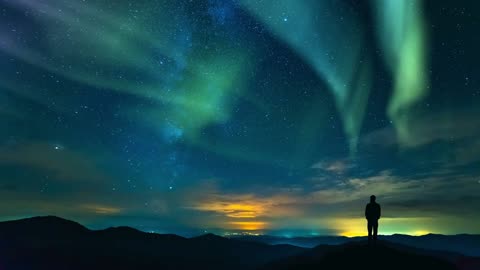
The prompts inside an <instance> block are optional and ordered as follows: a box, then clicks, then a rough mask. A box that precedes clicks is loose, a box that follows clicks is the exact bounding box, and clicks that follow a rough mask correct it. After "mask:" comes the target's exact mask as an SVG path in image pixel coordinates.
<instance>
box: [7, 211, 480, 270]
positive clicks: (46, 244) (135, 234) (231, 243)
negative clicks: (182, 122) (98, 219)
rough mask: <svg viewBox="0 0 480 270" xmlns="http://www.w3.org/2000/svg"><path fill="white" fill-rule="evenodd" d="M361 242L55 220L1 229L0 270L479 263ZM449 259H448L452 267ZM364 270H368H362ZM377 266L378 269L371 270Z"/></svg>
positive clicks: (402, 266) (41, 219)
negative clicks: (237, 236)
mask: <svg viewBox="0 0 480 270" xmlns="http://www.w3.org/2000/svg"><path fill="white" fill-rule="evenodd" d="M443 257H445V256H444V254H440V253H435V252H433V251H425V250H418V249H414V248H409V247H406V246H397V245H394V244H391V243H388V242H384V243H379V245H378V246H377V247H375V248H371V247H368V246H366V245H365V243H363V242H357V243H350V244H345V245H337V246H328V245H323V246H318V247H316V248H314V249H307V248H300V247H296V246H291V245H268V244H263V243H257V242H249V241H240V240H234V239H228V238H223V237H220V236H217V235H213V234H207V235H203V236H199V237H194V238H184V237H180V236H177V235H169V234H151V233H145V232H141V231H138V230H136V229H133V228H129V227H116V228H108V229H105V230H99V231H92V230H89V229H87V228H85V227H83V226H82V225H80V224H78V223H76V222H72V221H68V220H65V219H61V218H58V217H51V216H49V217H36V218H30V219H23V220H17V221H9V222H0V269H2V270H3V269H8V270H10V269H13V270H20V269H22V270H23V269H50V270H56V269H264V270H270V269H314V268H315V269H409V270H411V269H437V270H442V269H465V270H467V269H468V270H470V269H480V268H477V267H478V266H480V263H479V260H478V259H476V258H470V257H465V256H462V255H458V254H453V255H452V254H450V255H449V256H446V258H447V257H448V258H450V259H443ZM452 258H453V259H452ZM367 266H368V267H367ZM372 266H378V268H375V267H372ZM456 267H458V268H456Z"/></svg>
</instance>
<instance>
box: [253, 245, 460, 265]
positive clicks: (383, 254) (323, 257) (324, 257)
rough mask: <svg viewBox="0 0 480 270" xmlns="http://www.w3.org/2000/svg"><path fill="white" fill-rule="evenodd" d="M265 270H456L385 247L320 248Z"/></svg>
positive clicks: (429, 259) (427, 258)
mask: <svg viewBox="0 0 480 270" xmlns="http://www.w3.org/2000/svg"><path fill="white" fill-rule="evenodd" d="M261 269H262V270H270V269H272V270H273V269H275V270H286V269H297V270H308V269H338V270H342V269H348V270H351V269H370V270H376V269H392V270H396V269H399V270H400V269H401V270H405V269H436V270H454V269H457V268H456V267H455V265H454V264H452V263H450V262H447V261H444V260H441V259H438V258H434V257H431V256H425V255H419V254H416V253H413V252H406V251H401V250H398V249H395V248H392V247H389V246H387V245H385V244H378V245H377V246H376V247H369V246H368V245H365V244H364V243H356V244H346V245H340V246H326V245H324V246H318V247H316V248H314V249H312V250H311V251H308V252H306V253H304V254H301V255H298V256H293V257H290V258H285V259H281V260H279V261H276V262H273V263H270V264H268V265H266V266H265V267H263V268H261Z"/></svg>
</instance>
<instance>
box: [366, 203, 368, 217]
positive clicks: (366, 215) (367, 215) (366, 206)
mask: <svg viewBox="0 0 480 270" xmlns="http://www.w3.org/2000/svg"><path fill="white" fill-rule="evenodd" d="M367 213H368V204H367V206H365V218H367V216H368V214H367Z"/></svg>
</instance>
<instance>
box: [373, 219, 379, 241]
mask: <svg viewBox="0 0 480 270" xmlns="http://www.w3.org/2000/svg"><path fill="white" fill-rule="evenodd" d="M372 225H373V241H374V242H377V233H378V221H375V223H374V224H372Z"/></svg>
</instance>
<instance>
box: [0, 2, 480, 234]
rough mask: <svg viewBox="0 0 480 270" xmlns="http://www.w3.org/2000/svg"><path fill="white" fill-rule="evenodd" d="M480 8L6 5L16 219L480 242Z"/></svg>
mask: <svg viewBox="0 0 480 270" xmlns="http://www.w3.org/2000/svg"><path fill="white" fill-rule="evenodd" d="M479 10H480V6H479V4H478V3H477V2H476V1H444V0H440V1H439V0H435V1H434V0H431V1H417V0H404V1H396V0H370V1H353V0H345V1H337V0H322V1H317V0H302V1H298V0H195V1H193V0H189V1H187V0H183V1H178V0H148V1H147V0H136V1H133V0H132V1H128V0H124V1H123V0H122V1H107V0H0V119H1V121H0V197H1V198H2V203H1V204H0V213H1V214H0V215H1V216H0V219H1V220H8V219H13V218H22V217H28V216H36V215H57V216H61V217H65V218H69V219H74V220H76V221H78V222H81V223H82V224H85V225H87V226H88V227H90V228H105V227H107V226H119V225H127V226H133V227H136V228H138V229H141V230H145V231H155V232H160V233H167V232H168V233H178V234H182V235H194V234H198V233H203V232H206V231H208V232H217V233H226V232H258V233H269V234H275V235H285V236H294V235H327V234H328V235H345V236H355V235H364V234H365V231H366V228H365V219H364V216H363V211H364V207H365V204H366V203H367V202H368V199H369V196H370V195H371V194H375V195H377V200H378V202H379V203H380V204H381V205H382V213H383V216H382V219H381V222H380V233H381V234H393V233H405V234H412V235H419V234H425V233H444V234H457V233H480V215H479V214H478V209H479V208H480V195H479V194H480V136H479V135H480V117H479V115H480V106H479V105H480V79H479V76H478V75H479V74H480V73H479V72H480V68H479V67H478V63H480V52H479V51H478V48H480V35H479V34H478V29H479V28H480V12H478V11H479Z"/></svg>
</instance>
